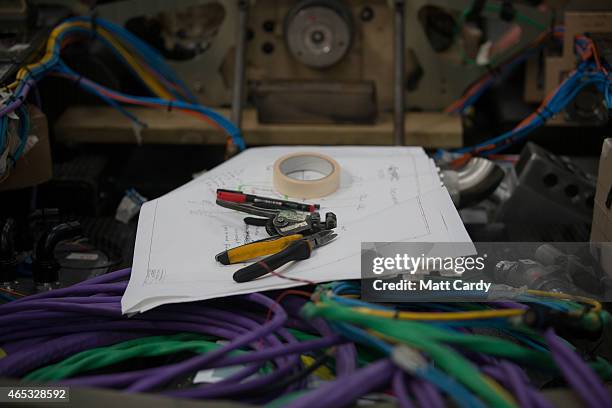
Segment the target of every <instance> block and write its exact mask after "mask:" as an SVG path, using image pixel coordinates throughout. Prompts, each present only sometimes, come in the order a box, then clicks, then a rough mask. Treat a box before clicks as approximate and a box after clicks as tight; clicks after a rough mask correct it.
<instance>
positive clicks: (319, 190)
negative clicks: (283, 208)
mask: <svg viewBox="0 0 612 408" xmlns="http://www.w3.org/2000/svg"><path fill="white" fill-rule="evenodd" d="M312 175H314V176H315V177H312ZM272 179H273V182H274V188H276V191H278V192H279V193H281V194H285V195H287V196H289V197H295V198H305V199H310V198H319V197H325V196H327V195H329V194H331V193H333V192H334V191H336V190H337V189H338V187H339V186H340V165H339V164H338V162H336V161H335V160H334V159H332V158H331V157H329V156H325V155H322V154H319V153H310V152H300V153H292V154H288V155H286V156H283V157H281V158H279V159H278V160H276V162H275V163H274V174H273V177H272Z"/></svg>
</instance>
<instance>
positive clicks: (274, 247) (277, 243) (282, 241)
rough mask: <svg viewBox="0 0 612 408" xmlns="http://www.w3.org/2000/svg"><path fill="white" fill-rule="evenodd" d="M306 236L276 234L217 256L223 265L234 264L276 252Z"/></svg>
mask: <svg viewBox="0 0 612 408" xmlns="http://www.w3.org/2000/svg"><path fill="white" fill-rule="evenodd" d="M302 238H304V235H302V234H293V235H286V236H280V237H279V236H276V237H270V238H265V239H262V240H259V241H255V242H251V243H248V244H244V245H240V246H237V247H234V248H231V249H228V250H227V251H223V252H221V253H219V254H217V255H216V256H215V259H216V260H217V261H218V262H220V263H222V264H223V265H232V264H236V263H240V262H245V261H248V260H250V259H254V258H259V257H262V256H266V255H272V254H276V253H278V252H280V251H282V250H283V249H285V248H287V247H288V246H289V245H290V244H291V243H292V242H294V241H297V240H300V239H302Z"/></svg>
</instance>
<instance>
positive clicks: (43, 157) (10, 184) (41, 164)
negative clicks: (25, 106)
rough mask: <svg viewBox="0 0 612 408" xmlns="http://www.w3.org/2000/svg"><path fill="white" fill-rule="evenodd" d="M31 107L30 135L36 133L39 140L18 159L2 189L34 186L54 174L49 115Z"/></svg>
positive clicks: (2, 183) (47, 179) (1, 186)
mask: <svg viewBox="0 0 612 408" xmlns="http://www.w3.org/2000/svg"><path fill="white" fill-rule="evenodd" d="M29 109H30V121H31V128H30V135H36V136H37V137H38V142H37V143H36V144H35V145H34V146H32V148H31V149H30V150H29V151H28V152H27V153H26V154H24V155H23V157H21V158H20V159H19V160H17V163H16V165H15V168H14V169H13V170H12V171H11V173H10V174H9V176H8V178H7V179H6V180H4V181H3V182H0V191H6V190H17V189H20V188H26V187H32V186H34V185H37V184H40V183H44V182H45V181H49V180H50V179H51V176H52V175H53V168H52V160H51V147H50V145H49V126H48V124H47V117H46V116H45V114H44V113H42V112H41V111H40V110H38V109H37V108H36V107H33V106H31V107H30V108H29Z"/></svg>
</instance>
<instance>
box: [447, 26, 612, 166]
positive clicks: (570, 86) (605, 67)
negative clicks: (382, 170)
mask: <svg viewBox="0 0 612 408" xmlns="http://www.w3.org/2000/svg"><path fill="white" fill-rule="evenodd" d="M575 50H576V54H577V57H578V58H579V63H578V66H577V68H576V69H575V70H574V71H573V72H571V73H570V74H569V75H568V76H567V78H566V79H565V80H564V81H563V82H561V84H560V85H559V86H558V87H557V88H556V89H555V90H554V91H553V92H551V93H550V94H549V95H548V96H547V97H546V98H545V99H544V101H542V103H541V104H540V106H539V108H538V109H536V111H535V112H533V113H532V114H531V115H529V116H528V117H527V118H525V119H523V120H522V121H521V122H520V123H519V124H518V125H516V126H515V127H514V128H513V129H512V130H510V131H508V132H505V133H503V134H501V135H499V136H497V137H494V138H492V139H489V140H486V141H484V142H481V143H479V144H477V145H475V146H470V147H464V148H461V149H457V150H455V151H453V152H451V153H450V154H449V153H448V152H444V151H438V153H437V158H438V159H442V160H445V161H452V162H453V163H454V164H460V163H463V162H465V161H467V160H469V158H470V157H472V156H476V155H478V156H489V155H493V154H496V153H499V152H502V151H503V150H505V149H507V148H508V147H509V146H511V145H513V144H515V143H517V142H518V141H520V140H522V139H524V138H525V137H527V136H528V135H529V134H531V133H532V132H533V131H534V130H535V129H537V128H539V127H541V126H542V125H544V124H545V123H546V121H548V120H549V119H550V118H552V117H553V116H555V115H557V114H559V113H560V112H562V111H563V110H564V109H565V108H566V107H567V106H568V105H569V104H570V103H571V102H572V101H573V100H574V98H575V97H576V96H577V95H578V94H579V93H580V92H581V91H582V90H583V89H585V88H586V87H595V88H596V89H597V91H598V92H600V93H601V95H602V96H603V102H604V104H605V106H607V108H608V110H610V109H611V107H612V77H611V76H610V70H611V69H612V68H611V66H610V64H609V63H608V62H607V61H604V60H602V59H601V58H600V56H599V54H598V51H597V47H596V46H595V45H594V43H593V41H592V40H591V39H590V38H588V37H587V36H584V35H581V36H577V37H576V38H575Z"/></svg>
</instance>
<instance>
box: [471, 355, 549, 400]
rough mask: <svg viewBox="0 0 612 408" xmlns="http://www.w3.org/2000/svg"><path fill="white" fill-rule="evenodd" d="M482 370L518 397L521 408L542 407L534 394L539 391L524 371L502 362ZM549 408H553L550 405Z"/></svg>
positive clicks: (483, 367) (485, 366)
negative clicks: (528, 379) (531, 383)
mask: <svg viewBox="0 0 612 408" xmlns="http://www.w3.org/2000/svg"><path fill="white" fill-rule="evenodd" d="M481 370H482V372H483V373H485V374H487V375H489V376H490V377H492V378H493V379H495V380H496V381H498V382H500V383H501V384H503V385H504V386H505V387H506V388H508V389H509V390H511V391H512V394H513V395H514V396H516V397H517V399H518V402H519V405H520V406H521V407H526V408H530V407H533V408H535V407H540V406H541V404H540V403H539V402H538V401H537V399H536V398H534V394H537V393H538V391H537V390H536V389H535V388H533V387H531V386H530V385H529V384H528V382H527V378H526V376H525V374H524V373H523V371H522V370H521V369H520V368H518V367H517V366H515V365H514V364H511V363H509V362H507V361H502V362H499V363H495V364H494V365H484V366H481ZM548 407H549V408H552V407H551V406H550V405H548Z"/></svg>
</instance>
